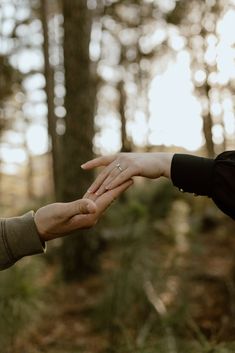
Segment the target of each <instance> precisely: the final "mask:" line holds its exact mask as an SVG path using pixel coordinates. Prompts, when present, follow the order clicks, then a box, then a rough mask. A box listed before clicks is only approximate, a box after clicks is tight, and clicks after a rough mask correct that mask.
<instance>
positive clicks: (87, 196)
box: [83, 191, 98, 202]
mask: <svg viewBox="0 0 235 353" xmlns="http://www.w3.org/2000/svg"><path fill="white" fill-rule="evenodd" d="M97 197H98V196H97V195H96V194H93V193H90V192H88V191H87V192H86V193H85V195H84V196H83V199H88V200H91V201H93V202H95V201H96V199H97Z"/></svg>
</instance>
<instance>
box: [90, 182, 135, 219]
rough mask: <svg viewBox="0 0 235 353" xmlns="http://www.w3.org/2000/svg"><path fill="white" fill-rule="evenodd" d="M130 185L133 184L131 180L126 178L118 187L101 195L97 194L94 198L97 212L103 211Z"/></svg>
mask: <svg viewBox="0 0 235 353" xmlns="http://www.w3.org/2000/svg"><path fill="white" fill-rule="evenodd" d="M131 185H133V180H132V179H131V180H128V181H127V182H125V183H124V184H122V185H120V186H119V187H117V188H115V189H113V190H109V191H107V192H106V193H104V194H103V195H101V196H99V197H98V198H97V200H96V205H97V210H98V213H99V214H101V213H103V212H104V211H105V210H106V208H108V207H109V205H110V204H111V203H112V202H113V201H114V200H115V199H116V198H117V197H118V196H119V195H121V194H122V193H123V192H124V191H126V190H127V189H128V188H129V187H130V186H131Z"/></svg>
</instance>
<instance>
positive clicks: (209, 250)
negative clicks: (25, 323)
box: [14, 218, 235, 353]
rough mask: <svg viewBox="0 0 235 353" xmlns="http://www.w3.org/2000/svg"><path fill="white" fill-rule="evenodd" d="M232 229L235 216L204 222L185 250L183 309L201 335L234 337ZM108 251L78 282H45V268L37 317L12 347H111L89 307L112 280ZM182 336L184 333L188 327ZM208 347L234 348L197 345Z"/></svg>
mask: <svg viewBox="0 0 235 353" xmlns="http://www.w3.org/2000/svg"><path fill="white" fill-rule="evenodd" d="M234 231H235V228H234V222H233V221H230V220H228V219H227V218H226V221H225V222H224V223H223V222H222V223H221V224H219V225H215V226H213V227H211V225H209V227H208V229H207V227H205V229H204V232H202V233H201V234H200V235H199V238H200V242H201V245H202V246H203V249H204V250H203V251H202V252H200V253H199V254H198V253H197V255H192V256H188V254H187V255H185V256H186V258H187V271H188V272H189V273H190V276H188V281H187V288H188V293H189V303H188V310H189V312H190V315H191V317H192V318H193V320H194V321H193V322H195V323H196V325H197V327H198V329H199V331H200V333H201V334H202V337H204V338H205V339H206V340H207V339H208V342H214V343H215V342H216V344H217V343H218V344H220V343H221V342H222V343H226V342H228V344H229V342H233V343H234V342H235V300H234V298H235V236H234V234H233V233H234ZM113 251H114V250H113V249H109V250H107V251H106V252H105V253H104V254H103V257H102V261H101V262H102V266H101V271H100V273H99V274H96V275H93V276H91V277H90V278H89V279H87V280H85V281H83V282H79V283H70V284H63V283H59V284H58V285H55V284H53V285H50V283H53V282H54V277H55V275H56V273H55V272H56V271H55V270H54V268H53V267H52V268H51V270H50V271H47V276H46V277H45V278H44V281H47V282H48V287H49V290H48V295H47V296H46V298H47V299H46V301H45V303H44V308H43V311H42V315H41V318H40V319H39V320H38V321H37V324H35V325H34V326H32V327H30V328H28V329H27V331H26V333H25V334H24V335H22V336H21V337H18V339H17V340H16V344H15V347H14V353H22V352H26V353H43V352H44V353H80V352H82V353H104V352H109V351H110V352H111V349H110V341H109V332H108V331H107V330H106V331H105V330H103V331H102V330H97V325H96V322H95V319H94V315H93V314H92V313H93V311H94V310H95V308H96V307H97V305H99V302H100V299H101V297H102V295H103V292H104V291H105V289H106V288H105V287H106V286H107V285H111V284H110V283H107V276H106V275H107V272H109V273H110V272H112V271H113V266H114V262H113ZM104 310H105V308H104ZM193 325H194V324H192V326H193ZM188 328H189V330H191V338H192V337H193V336H194V333H195V332H194V329H195V327H190V323H188ZM200 333H199V335H198V334H197V333H195V335H196V336H197V339H200ZM185 336H186V337H185V338H186V339H188V338H189V335H188V332H186V334H185ZM214 343H213V344H214ZM234 349H235V348H234ZM114 351H115V350H114ZM209 351H210V352H233V351H235V350H233V349H232V350H221V351H220V350H218V351H217V350H213V349H211V350H209V349H208V350H204V349H202V350H201V352H209ZM118 352H119V351H118ZM138 352H139V351H138ZM151 352H152V351H151ZM201 352H199V351H198V352H197V353H201ZM133 353H135V352H134V351H133ZM180 353H181V352H180Z"/></svg>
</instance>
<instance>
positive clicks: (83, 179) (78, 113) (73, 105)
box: [62, 0, 97, 280]
mask: <svg viewBox="0 0 235 353" xmlns="http://www.w3.org/2000/svg"><path fill="white" fill-rule="evenodd" d="M63 11H64V65H65V86H66V97H65V108H66V111H67V114H66V117H65V126H66V130H65V133H64V136H63V163H64V164H63V165H64V167H63V190H62V193H63V200H64V201H71V200H74V199H76V198H81V197H82V196H83V194H84V193H85V192H86V190H87V189H88V187H89V186H90V184H91V183H92V181H93V179H94V175H93V173H92V172H89V173H87V172H86V173H84V172H83V171H82V169H81V167H80V166H81V164H82V163H83V162H84V161H86V160H88V159H91V158H92V157H93V152H92V147H93V137H94V108H95V81H94V77H93V76H92V72H91V66H90V65H91V64H90V58H89V45H90V37H91V28H92V12H91V11H90V10H89V9H88V7H87V0H80V1H76V0H69V1H68V0H64V2H63ZM94 242H96V240H95V239H94V237H92V238H91V237H89V233H88V232H82V231H79V232H78V234H74V235H73V239H65V240H64V245H63V270H64V275H65V278H66V279H67V280H71V279H76V278H78V277H82V276H84V275H85V274H86V273H87V272H89V271H91V270H92V269H94V266H95V262H96V256H95V254H96V252H97V247H96V245H95V244H94Z"/></svg>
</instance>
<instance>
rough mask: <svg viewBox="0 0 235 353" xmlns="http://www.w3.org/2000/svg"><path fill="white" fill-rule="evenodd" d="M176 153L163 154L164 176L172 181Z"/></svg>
mask: <svg viewBox="0 0 235 353" xmlns="http://www.w3.org/2000/svg"><path fill="white" fill-rule="evenodd" d="M173 156H174V153H162V176H164V177H166V178H168V179H171V163H172V159H173Z"/></svg>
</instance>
